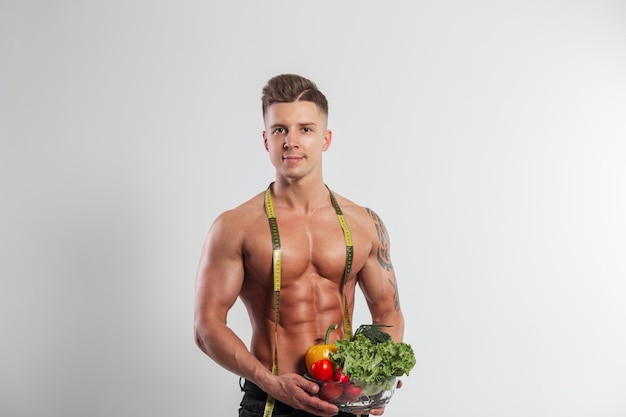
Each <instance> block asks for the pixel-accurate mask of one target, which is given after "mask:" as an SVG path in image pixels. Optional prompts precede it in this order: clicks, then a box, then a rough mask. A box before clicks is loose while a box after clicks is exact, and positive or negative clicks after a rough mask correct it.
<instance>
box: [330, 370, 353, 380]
mask: <svg viewBox="0 0 626 417" xmlns="http://www.w3.org/2000/svg"><path fill="white" fill-rule="evenodd" d="M342 371H343V368H337V370H336V371H335V373H334V374H333V381H335V382H339V383H340V384H347V383H348V382H349V381H350V376H349V375H346V374H344V373H343V372H342Z"/></svg>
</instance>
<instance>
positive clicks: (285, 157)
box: [283, 155, 304, 162]
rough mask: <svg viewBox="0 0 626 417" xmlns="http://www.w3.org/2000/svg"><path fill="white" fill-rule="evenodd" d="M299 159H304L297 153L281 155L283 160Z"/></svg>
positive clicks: (292, 160)
mask: <svg viewBox="0 0 626 417" xmlns="http://www.w3.org/2000/svg"><path fill="white" fill-rule="evenodd" d="M301 159H304V157H303V156H297V155H284V156H283V161H291V162H297V161H300V160H301Z"/></svg>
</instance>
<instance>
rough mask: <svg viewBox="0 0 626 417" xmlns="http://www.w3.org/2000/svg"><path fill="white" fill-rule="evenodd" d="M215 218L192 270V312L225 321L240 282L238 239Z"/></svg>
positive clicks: (235, 298)
mask: <svg viewBox="0 0 626 417" xmlns="http://www.w3.org/2000/svg"><path fill="white" fill-rule="evenodd" d="M229 229H230V230H232V228H229V227H228V226H227V225H226V224H225V222H224V221H222V220H217V221H216V223H214V224H213V226H212V227H211V230H209V233H208V234H207V237H206V240H205V242H204V246H203V248H202V254H201V257H200V263H199V265H198V271H197V274H196V316H197V318H213V319H218V320H220V321H222V322H223V323H225V322H226V315H227V313H228V310H230V308H231V307H232V306H233V304H234V303H235V301H236V300H237V297H238V296H239V293H240V291H241V286H242V285H243V275H244V271H243V260H242V254H241V253H242V252H241V239H240V238H238V236H237V235H236V233H235V234H233V233H232V232H230V233H229Z"/></svg>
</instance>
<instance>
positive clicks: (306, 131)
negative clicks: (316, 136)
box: [302, 126, 313, 133]
mask: <svg viewBox="0 0 626 417" xmlns="http://www.w3.org/2000/svg"><path fill="white" fill-rule="evenodd" d="M302 131H303V132H304V133H311V132H312V131H313V129H311V128H310V127H306V126H305V127H303V128H302Z"/></svg>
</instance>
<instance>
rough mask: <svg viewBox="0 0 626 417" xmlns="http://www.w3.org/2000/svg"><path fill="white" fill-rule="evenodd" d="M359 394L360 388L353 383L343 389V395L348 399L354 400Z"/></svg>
mask: <svg viewBox="0 0 626 417" xmlns="http://www.w3.org/2000/svg"><path fill="white" fill-rule="evenodd" d="M360 396H361V388H359V387H357V386H356V385H354V384H353V383H350V384H348V385H346V387H345V388H344V389H343V397H344V398H345V399H346V400H348V401H356V400H357V399H358V398H359V397H360Z"/></svg>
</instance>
